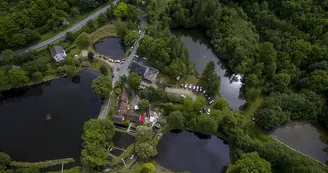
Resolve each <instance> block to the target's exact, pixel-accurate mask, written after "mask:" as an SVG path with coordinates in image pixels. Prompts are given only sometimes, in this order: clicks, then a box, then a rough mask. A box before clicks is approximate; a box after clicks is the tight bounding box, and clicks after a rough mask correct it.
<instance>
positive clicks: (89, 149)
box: [81, 119, 115, 168]
mask: <svg viewBox="0 0 328 173" xmlns="http://www.w3.org/2000/svg"><path fill="white" fill-rule="evenodd" d="M83 131H84V133H83V135H82V139H83V149H82V159H81V163H82V164H83V166H89V167H92V168H94V167H95V166H100V165H104V164H106V163H107V162H108V161H107V158H108V153H107V147H108V146H109V144H110V143H109V142H110V141H111V140H112V137H113V136H114V134H115V127H114V123H113V122H112V121H111V120H109V119H104V120H100V119H91V120H89V121H87V122H86V123H85V124H84V126H83Z"/></svg>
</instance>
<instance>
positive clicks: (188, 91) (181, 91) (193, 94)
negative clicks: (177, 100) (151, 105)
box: [165, 87, 197, 101]
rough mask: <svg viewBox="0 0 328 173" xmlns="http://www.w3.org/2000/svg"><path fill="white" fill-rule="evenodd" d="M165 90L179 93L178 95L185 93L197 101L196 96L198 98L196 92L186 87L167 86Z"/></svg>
mask: <svg viewBox="0 0 328 173" xmlns="http://www.w3.org/2000/svg"><path fill="white" fill-rule="evenodd" d="M165 92H168V93H174V94H178V95H185V96H188V97H190V98H191V99H192V100H193V101H195V100H196V98H197V96H196V94H195V93H193V92H192V91H191V90H188V89H184V88H169V87H166V88H165Z"/></svg>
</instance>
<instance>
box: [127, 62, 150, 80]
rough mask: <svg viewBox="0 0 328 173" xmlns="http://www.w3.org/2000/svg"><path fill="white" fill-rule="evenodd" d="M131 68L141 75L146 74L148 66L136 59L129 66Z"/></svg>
mask: <svg viewBox="0 0 328 173" xmlns="http://www.w3.org/2000/svg"><path fill="white" fill-rule="evenodd" d="M129 68H130V70H131V71H133V72H136V73H138V74H139V75H140V76H144V74H145V73H146V71H147V69H148V67H147V66H145V65H142V64H139V63H137V62H135V61H133V62H132V63H131V64H130V66H129Z"/></svg>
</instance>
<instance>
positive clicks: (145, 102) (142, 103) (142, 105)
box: [138, 99, 149, 111]
mask: <svg viewBox="0 0 328 173" xmlns="http://www.w3.org/2000/svg"><path fill="white" fill-rule="evenodd" d="M138 106H139V109H140V110H142V111H144V110H146V109H147V108H148V106H149V102H148V100H145V99H141V100H140V101H139V102H138Z"/></svg>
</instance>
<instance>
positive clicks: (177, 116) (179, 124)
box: [168, 111, 185, 129]
mask: <svg viewBox="0 0 328 173" xmlns="http://www.w3.org/2000/svg"><path fill="white" fill-rule="evenodd" d="M168 122H169V124H170V126H171V127H172V128H176V129H183V127H184V123H185V117H184V116H183V114H182V113H181V112H180V111H174V112H171V113H170V114H169V117H168Z"/></svg>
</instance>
